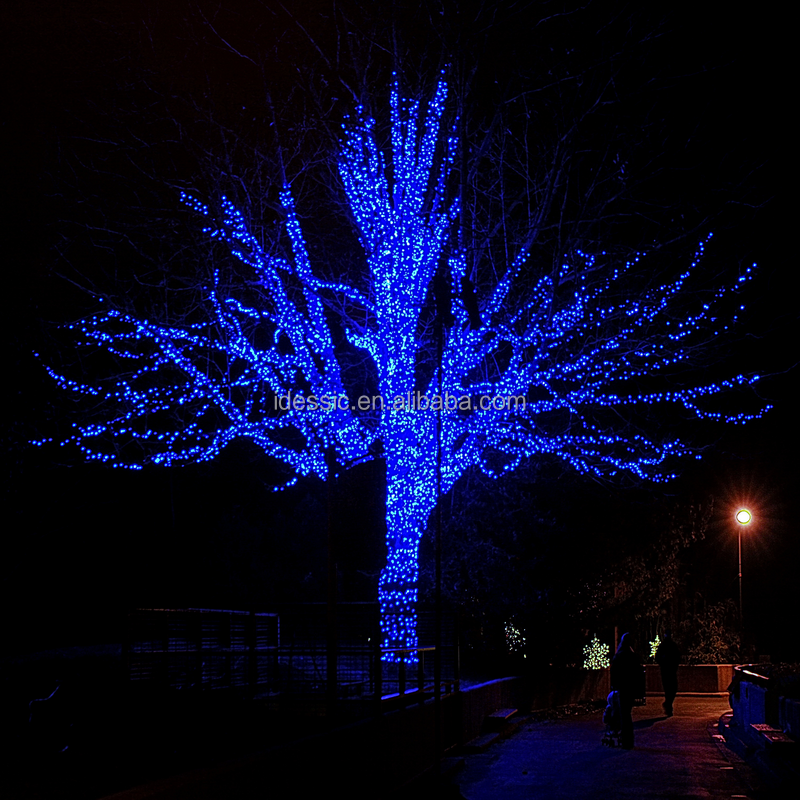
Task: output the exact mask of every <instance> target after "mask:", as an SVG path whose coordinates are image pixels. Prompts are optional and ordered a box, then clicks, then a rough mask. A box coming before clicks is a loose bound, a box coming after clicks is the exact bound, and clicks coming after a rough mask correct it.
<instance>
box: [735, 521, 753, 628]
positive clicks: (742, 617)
mask: <svg viewBox="0 0 800 800" xmlns="http://www.w3.org/2000/svg"><path fill="white" fill-rule="evenodd" d="M735 518H736V522H738V523H739V526H738V533H739V628H740V629H741V630H743V629H744V616H743V615H742V528H743V527H744V526H745V525H749V524H750V523H751V522H752V521H753V515H752V513H751V512H750V509H749V508H740V509H739V510H738V511H737V512H736V514H735Z"/></svg>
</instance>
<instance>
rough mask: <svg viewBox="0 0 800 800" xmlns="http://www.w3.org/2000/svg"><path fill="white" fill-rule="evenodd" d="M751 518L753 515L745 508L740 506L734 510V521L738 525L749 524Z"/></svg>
mask: <svg viewBox="0 0 800 800" xmlns="http://www.w3.org/2000/svg"><path fill="white" fill-rule="evenodd" d="M752 519H753V515H752V514H751V513H750V512H749V511H748V510H747V509H746V508H740V509H739V510H738V511H737V512H736V521H737V522H738V523H739V524H740V525H749V524H750V522H751V521H752Z"/></svg>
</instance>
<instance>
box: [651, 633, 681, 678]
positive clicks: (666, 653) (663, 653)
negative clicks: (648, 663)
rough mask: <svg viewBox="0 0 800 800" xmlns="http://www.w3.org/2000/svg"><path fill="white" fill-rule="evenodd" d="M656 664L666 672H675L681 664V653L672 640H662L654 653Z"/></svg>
mask: <svg viewBox="0 0 800 800" xmlns="http://www.w3.org/2000/svg"><path fill="white" fill-rule="evenodd" d="M656 663H657V664H658V665H659V666H660V667H661V669H662V670H664V671H666V672H675V670H677V669H678V664H680V663H681V651H680V650H678V645H676V644H675V642H674V641H673V640H672V639H664V641H663V642H661V644H660V645H659V646H658V651H657V652H656Z"/></svg>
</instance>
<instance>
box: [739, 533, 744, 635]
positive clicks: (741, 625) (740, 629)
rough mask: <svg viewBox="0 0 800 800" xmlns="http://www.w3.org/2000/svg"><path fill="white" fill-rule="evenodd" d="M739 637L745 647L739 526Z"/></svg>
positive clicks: (740, 534)
mask: <svg viewBox="0 0 800 800" xmlns="http://www.w3.org/2000/svg"><path fill="white" fill-rule="evenodd" d="M738 533H739V635H740V636H741V637H742V647H744V613H743V611H742V526H741V525H739V530H738Z"/></svg>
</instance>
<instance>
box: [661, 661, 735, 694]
mask: <svg viewBox="0 0 800 800" xmlns="http://www.w3.org/2000/svg"><path fill="white" fill-rule="evenodd" d="M645 672H646V677H647V694H653V695H659V694H664V687H663V686H662V684H661V669H660V668H659V666H658V664H647V665H646V666H645ZM732 680H733V664H691V665H681V666H679V667H678V694H727V692H728V687H729V686H730V684H731V681H732Z"/></svg>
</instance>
